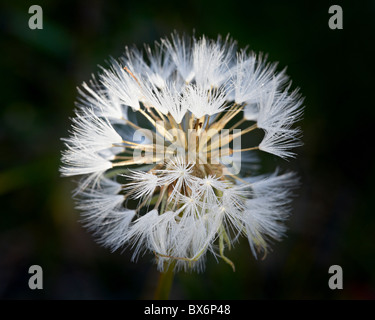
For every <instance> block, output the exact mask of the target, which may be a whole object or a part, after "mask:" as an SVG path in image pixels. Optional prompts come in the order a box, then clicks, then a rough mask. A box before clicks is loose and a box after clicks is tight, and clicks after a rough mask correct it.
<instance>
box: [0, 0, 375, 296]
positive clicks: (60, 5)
mask: <svg viewBox="0 0 375 320" xmlns="http://www.w3.org/2000/svg"><path fill="white" fill-rule="evenodd" d="M35 4H39V5H40V6H41V7H42V8H43V18H44V28H43V30H30V29H29V28H28V19H29V17H30V15H29V14H28V8H29V6H30V3H29V2H28V1H18V2H10V1H8V2H7V3H2V4H1V5H0V9H1V10H0V30H1V40H0V53H1V59H0V72H1V74H0V81H1V108H0V152H1V153H0V154H1V157H0V197H1V207H0V208H1V209H0V212H1V214H0V297H1V298H3V299H143V298H152V295H153V291H154V290H155V288H156V281H157V276H158V273H157V271H156V270H155V266H154V265H153V264H152V263H151V259H152V257H151V256H144V257H142V258H140V260H139V262H138V263H131V262H130V257H131V252H130V251H129V250H125V251H124V252H123V254H121V253H118V252H116V253H110V252H109V251H108V250H106V249H103V248H101V247H99V246H98V245H97V244H95V243H94V241H93V238H92V237H91V235H90V234H88V233H87V232H86V230H84V229H83V228H82V226H81V225H80V224H79V222H78V220H79V213H78V212H77V211H76V210H75V209H74V203H73V201H72V198H71V190H72V189H73V187H74V184H73V182H72V181H71V180H70V179H66V178H64V179H63V178H60V177H59V173H58V167H59V165H60V151H61V149H62V147H63V146H62V143H61V141H60V138H61V137H64V136H67V131H68V128H69V117H71V116H72V115H73V109H74V100H75V97H76V86H77V85H79V84H81V83H82V81H85V80H87V79H89V77H90V74H91V73H95V72H97V71H98V67H97V65H98V64H100V65H103V64H105V60H106V59H107V58H108V57H109V56H110V55H112V56H114V57H117V56H119V55H120V54H121V53H122V51H123V49H124V46H125V45H132V44H135V45H137V46H138V47H141V46H142V44H143V43H153V42H154V41H155V40H158V39H159V38H160V37H164V36H166V35H169V34H170V33H171V32H172V31H173V30H177V31H179V32H187V33H189V34H191V33H192V32H195V34H196V35H201V34H205V35H207V36H209V37H214V38H216V37H217V35H218V34H221V35H226V34H228V33H229V34H230V35H231V36H232V37H233V38H234V39H237V40H238V43H239V46H240V47H245V46H247V45H248V46H249V48H250V49H252V50H254V51H257V52H258V51H262V52H264V53H268V54H269V60H270V61H279V62H280V69H281V68H283V67H285V66H288V74H289V75H290V76H291V78H292V79H293V84H294V86H299V87H300V88H301V92H302V93H303V95H305V97H306V100H305V105H306V109H305V116H304V120H303V121H302V122H301V126H302V128H303V131H304V142H305V145H304V147H302V148H300V149H299V150H298V154H299V155H298V157H297V159H296V160H293V161H290V162H288V163H286V164H283V166H284V167H288V168H290V169H293V170H297V171H298V172H299V174H300V176H301V180H302V186H301V188H300V190H299V191H298V195H297V196H296V199H295V202H294V210H293V215H292V217H291V219H290V221H289V222H288V227H289V231H288V237H287V238H286V239H285V240H284V241H283V242H281V243H275V244H274V246H273V252H271V253H270V254H269V255H268V256H267V258H266V259H265V260H258V261H257V260H255V259H254V258H253V257H252V256H251V253H250V249H249V247H248V244H247V243H246V240H245V239H241V241H240V243H238V244H237V245H236V247H235V248H234V250H232V251H230V252H228V257H229V258H230V259H231V260H232V261H234V262H235V264H236V272H235V273H233V272H232V270H231V268H230V267H229V266H228V265H227V264H225V263H223V262H222V263H219V264H217V263H216V261H215V259H214V258H213V257H209V258H208V259H207V267H206V271H205V272H204V273H201V274H196V273H186V274H184V273H180V274H178V275H177V276H176V279H175V282H174V286H173V289H172V294H171V298H172V299H190V298H192V299H269V298H271V299H374V298H375V258H374V243H375V241H374V240H375V239H374V230H375V219H374V215H375V210H374V201H373V197H374V195H375V193H374V191H375V190H374V182H373V181H374V178H375V176H374V175H375V172H374V159H373V152H372V151H373V150H372V149H373V135H372V134H371V133H372V132H373V127H374V125H373V119H374V113H375V112H374V110H375V108H374V102H373V101H374V100H373V83H374V80H373V73H374V72H373V70H374V57H375V52H374V47H373V45H374V40H375V39H374V36H375V3H374V1H362V2H360V3H359V2H353V1H351V2H349V1H339V2H337V3H335V4H340V5H341V6H342V8H343V11H344V29H343V30H330V29H329V28H328V18H329V15H328V8H329V6H330V2H303V1H283V2H281V1H276V0H275V1H250V0H249V1H238V0H233V1H230V2H228V1H222V0H216V1H212V0H209V1H200V0H199V1H198V0H191V1H189V0H186V1H182V2H179V1H170V0H169V1H163V2H161V1H118V2H114V1H113V2H112V1H88V0H81V1H38V3H35ZM332 4H333V3H332ZM33 264H38V265H40V266H42V268H43V270H44V289H43V290H39V291H38V290H35V291H32V290H30V289H29V288H28V286H27V283H28V278H29V276H30V275H29V274H28V268H29V266H30V265H33ZM333 264H338V265H341V266H342V268H343V270H344V289H343V290H336V291H332V290H330V289H329V288H328V278H329V276H330V275H329V274H328V268H329V266H331V265H333Z"/></svg>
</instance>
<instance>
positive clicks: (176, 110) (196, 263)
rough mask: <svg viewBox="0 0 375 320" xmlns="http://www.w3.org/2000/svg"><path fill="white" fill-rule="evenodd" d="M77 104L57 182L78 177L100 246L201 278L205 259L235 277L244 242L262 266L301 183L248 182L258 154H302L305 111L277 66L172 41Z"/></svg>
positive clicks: (106, 74)
mask: <svg viewBox="0 0 375 320" xmlns="http://www.w3.org/2000/svg"><path fill="white" fill-rule="evenodd" d="M79 93H80V97H79V100H78V103H77V110H76V116H75V118H73V120H72V122H73V123H72V130H71V132H70V137H69V138H66V139H64V141H65V145H66V149H65V150H64V151H63V156H62V161H63V163H64V165H63V166H62V168H61V172H62V174H63V175H65V176H73V175H81V176H82V179H81V180H80V182H79V185H78V188H77V190H76V195H77V198H78V199H77V203H78V205H77V207H78V208H79V209H80V210H82V215H83V221H84V223H85V225H86V226H87V227H88V228H89V229H90V230H92V232H93V233H94V234H95V236H96V237H97V239H98V241H99V242H100V243H101V244H103V245H105V246H108V247H110V248H111V249H113V250H116V249H119V248H121V247H124V246H125V247H126V246H129V247H131V248H132V249H133V250H134V256H133V257H134V258H136V257H137V256H138V255H139V254H140V253H141V252H143V251H150V252H152V253H153V254H154V255H155V258H156V259H155V261H156V262H157V265H158V268H159V269H160V270H164V269H165V268H167V267H170V266H173V267H174V268H175V269H181V268H182V269H185V270H187V269H196V270H202V269H203V268H204V258H205V256H206V253H207V252H212V253H213V254H214V255H215V256H218V257H221V258H222V259H223V260H224V261H226V262H227V263H229V264H230V265H231V266H232V267H233V268H234V264H233V262H232V261H230V260H229V259H228V258H227V257H226V256H225V255H224V250H225V248H229V249H230V248H231V246H232V244H233V242H234V241H236V240H237V239H238V238H239V236H241V235H243V236H245V237H247V238H248V241H249V243H250V247H251V250H252V252H253V254H254V255H255V256H257V254H258V253H263V254H265V253H266V252H267V250H268V247H269V242H270V240H272V239H276V240H278V239H280V237H281V236H282V235H283V233H284V231H285V227H284V225H283V222H284V220H285V219H286V218H287V217H288V215H289V206H288V205H289V203H290V195H291V188H292V187H293V186H295V185H296V176H295V174H294V173H291V172H289V173H284V174H280V172H279V170H276V171H275V172H274V173H272V174H270V175H258V176H257V175H254V170H250V171H249V170H248V169H249V167H250V168H251V169H253V168H252V166H251V165H249V163H250V164H251V162H252V161H253V160H254V159H255V158H256V155H257V153H259V152H262V151H263V152H267V153H272V154H274V155H276V156H278V157H281V158H288V157H293V156H294V153H293V152H292V151H291V149H292V148H294V147H297V146H299V145H300V144H301V143H300V140H299V136H300V129H299V128H294V127H293V124H294V123H295V122H296V121H298V120H299V119H300V118H301V115H302V107H301V106H302V99H301V98H300V96H299V94H298V92H297V90H295V91H290V85H289V79H288V77H287V76H286V74H285V72H284V71H281V72H277V71H276V64H271V63H267V62H266V60H265V59H264V58H263V57H262V56H261V55H256V54H254V53H252V52H247V51H246V50H237V46H236V43H235V42H234V41H233V40H231V39H229V38H226V39H222V38H220V37H218V39H217V40H211V39H207V38H206V37H201V38H194V37H193V38H188V37H181V36H179V35H177V34H176V33H174V34H172V35H171V37H170V38H166V39H162V40H161V41H160V42H159V43H156V44H155V46H154V47H153V48H151V47H148V46H146V47H145V50H144V51H138V50H137V49H135V48H131V49H130V48H126V51H125V54H124V55H123V56H122V57H121V58H120V59H118V60H114V59H112V60H111V62H110V67H109V68H108V69H105V68H102V71H101V73H100V74H99V75H98V76H97V78H95V77H93V78H92V80H91V81H90V82H89V83H83V85H82V86H81V88H80V89H79ZM255 131H260V132H262V133H263V134H262V138H261V141H260V142H259V143H256V144H255V145H251V146H248V147H246V148H243V147H242V146H241V141H244V140H245V141H251V140H250V138H249V136H251V135H252V133H254V132H255ZM241 139H242V140H241Z"/></svg>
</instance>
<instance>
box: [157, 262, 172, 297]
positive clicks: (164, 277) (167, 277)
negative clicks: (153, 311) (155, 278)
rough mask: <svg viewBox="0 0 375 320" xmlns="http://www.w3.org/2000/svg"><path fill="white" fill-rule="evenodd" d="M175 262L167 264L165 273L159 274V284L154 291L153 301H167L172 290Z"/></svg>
mask: <svg viewBox="0 0 375 320" xmlns="http://www.w3.org/2000/svg"><path fill="white" fill-rule="evenodd" d="M174 266H175V261H173V262H171V263H169V265H168V268H167V270H166V271H165V272H161V273H160V276H159V283H158V286H157V288H156V291H155V300H168V298H169V294H170V292H171V289H172V283H173V276H174V272H173V269H174Z"/></svg>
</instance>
